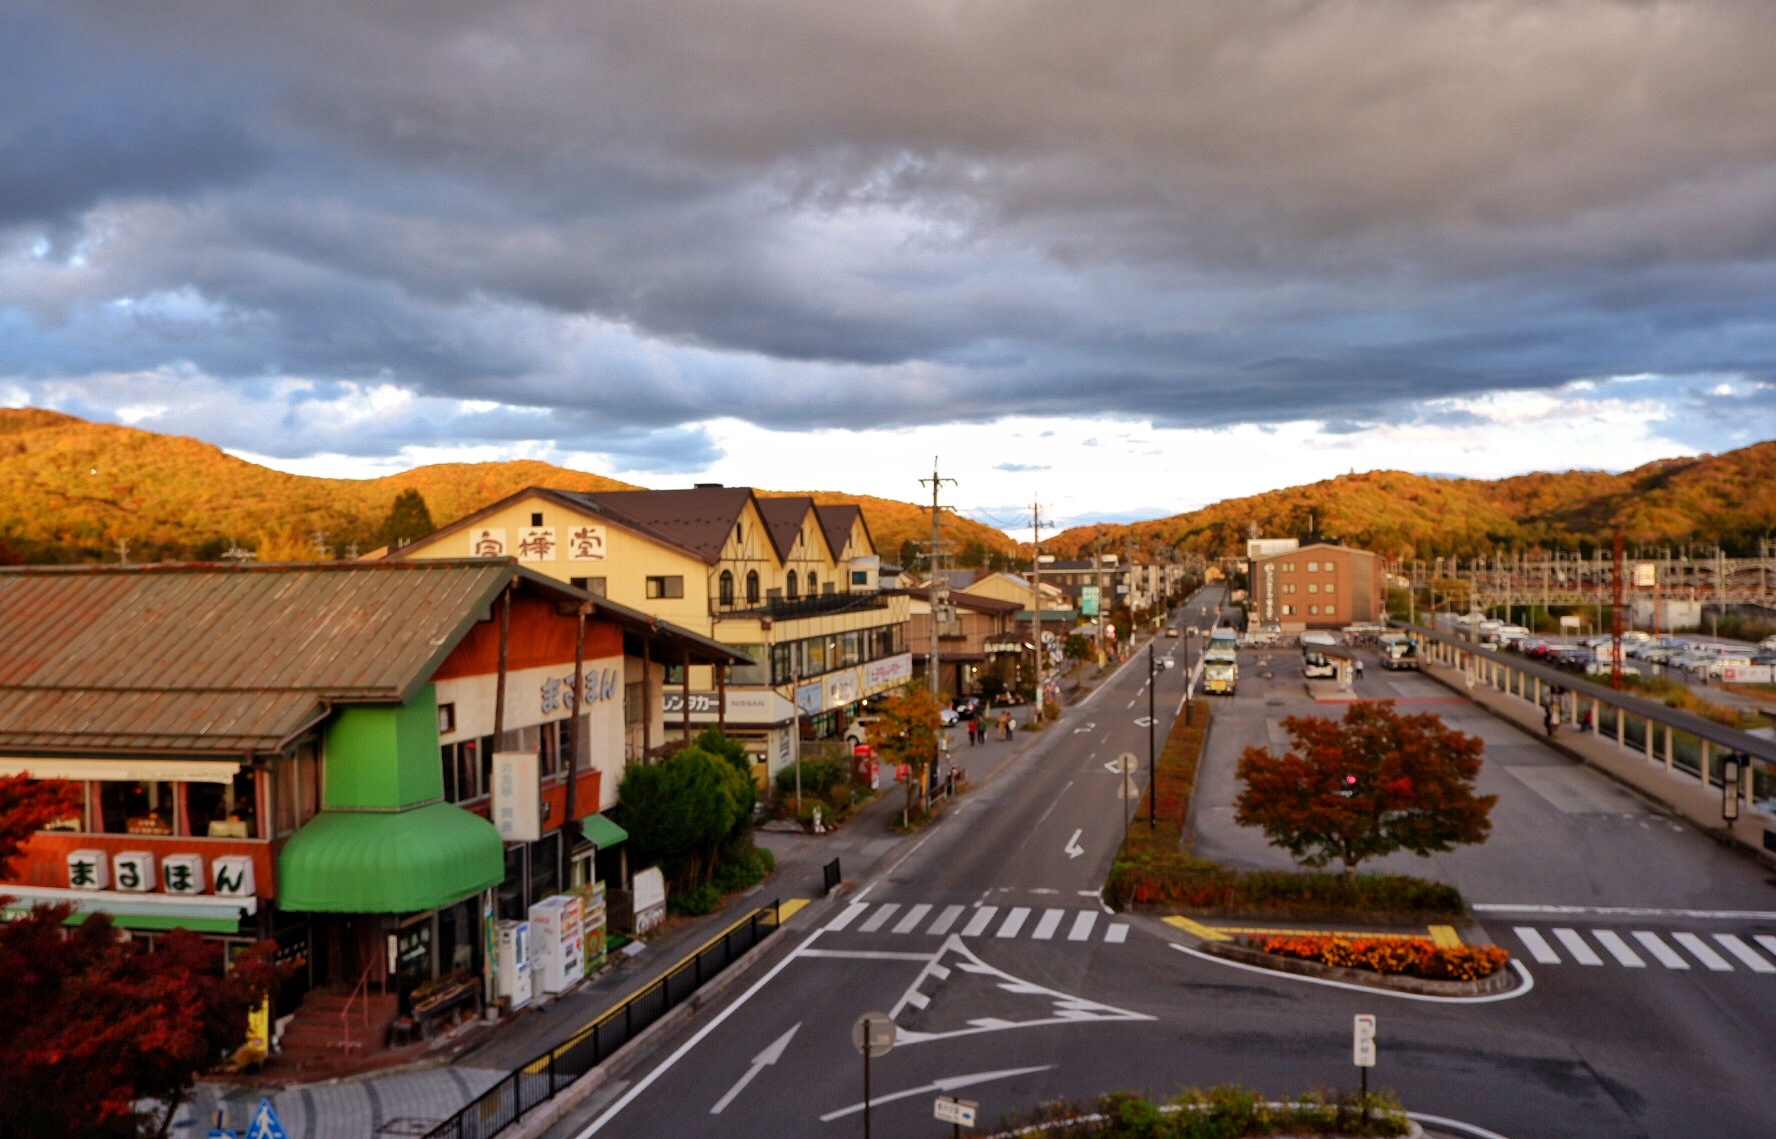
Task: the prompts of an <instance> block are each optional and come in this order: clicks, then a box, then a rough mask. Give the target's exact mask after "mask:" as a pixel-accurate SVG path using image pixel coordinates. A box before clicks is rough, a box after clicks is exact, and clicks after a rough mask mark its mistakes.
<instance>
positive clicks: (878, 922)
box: [857, 902, 900, 933]
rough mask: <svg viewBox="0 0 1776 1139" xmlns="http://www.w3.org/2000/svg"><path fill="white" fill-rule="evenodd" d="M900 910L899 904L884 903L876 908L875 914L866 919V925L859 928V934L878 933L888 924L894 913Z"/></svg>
mask: <svg viewBox="0 0 1776 1139" xmlns="http://www.w3.org/2000/svg"><path fill="white" fill-rule="evenodd" d="M898 909H900V903H899V902H883V903H882V904H881V905H879V906H877V907H876V912H875V913H873V914H871V915H870V916H869V917H868V919H866V920H865V921H864V923H863V924H862V925H860V926H858V927H857V932H858V933H874V932H876V931H877V930H878V929H881V928H882V927H883V926H884V925H887V924H888V919H889V918H891V917H893V916H894V911H895V910H898Z"/></svg>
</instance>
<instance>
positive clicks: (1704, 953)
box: [1671, 933, 1733, 973]
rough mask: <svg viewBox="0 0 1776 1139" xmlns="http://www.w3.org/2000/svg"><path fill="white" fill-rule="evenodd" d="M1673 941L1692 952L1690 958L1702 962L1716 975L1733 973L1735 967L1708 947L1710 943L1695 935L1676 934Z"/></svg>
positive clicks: (1673, 935)
mask: <svg viewBox="0 0 1776 1139" xmlns="http://www.w3.org/2000/svg"><path fill="white" fill-rule="evenodd" d="M1671 940H1673V941H1675V942H1677V943H1678V944H1679V945H1681V946H1683V947H1684V948H1685V949H1687V950H1689V951H1690V956H1691V957H1694V958H1695V959H1696V960H1698V961H1700V962H1702V964H1703V966H1704V967H1705V968H1708V969H1712V970H1713V971H1715V972H1716V973H1731V972H1732V971H1733V967H1732V966H1731V965H1729V964H1727V959H1726V958H1725V957H1722V956H1721V955H1720V954H1718V953H1716V952H1715V951H1714V950H1712V949H1710V948H1709V947H1708V943H1707V942H1706V941H1703V940H1702V939H1701V938H1699V937H1697V936H1696V935H1695V934H1693V933H1674V934H1672V935H1671Z"/></svg>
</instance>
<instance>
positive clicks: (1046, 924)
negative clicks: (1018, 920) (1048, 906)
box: [1030, 910, 1067, 941]
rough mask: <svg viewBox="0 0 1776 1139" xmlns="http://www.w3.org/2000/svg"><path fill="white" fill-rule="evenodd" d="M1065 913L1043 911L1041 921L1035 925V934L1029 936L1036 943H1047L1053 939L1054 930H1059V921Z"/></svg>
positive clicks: (1063, 911) (1060, 911) (1062, 911)
mask: <svg viewBox="0 0 1776 1139" xmlns="http://www.w3.org/2000/svg"><path fill="white" fill-rule="evenodd" d="M1066 913H1067V911H1065V910H1043V911H1042V920H1040V921H1038V922H1037V923H1036V932H1035V933H1032V934H1031V935H1030V936H1031V937H1033V938H1035V939H1036V940H1037V941H1048V940H1049V939H1051V938H1053V937H1054V935H1055V930H1057V929H1059V928H1061V919H1062V918H1063V917H1065V916H1066Z"/></svg>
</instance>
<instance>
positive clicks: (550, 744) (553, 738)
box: [537, 720, 573, 775]
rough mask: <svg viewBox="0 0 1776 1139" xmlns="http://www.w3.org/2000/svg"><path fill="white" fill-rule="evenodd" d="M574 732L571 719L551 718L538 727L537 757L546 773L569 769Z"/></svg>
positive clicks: (556, 773)
mask: <svg viewBox="0 0 1776 1139" xmlns="http://www.w3.org/2000/svg"><path fill="white" fill-rule="evenodd" d="M572 732H573V724H572V722H571V720H551V721H550V722H549V723H546V724H543V725H541V726H540V727H538V728H537V759H538V760H539V761H540V762H539V765H540V766H541V768H542V771H543V774H544V775H559V774H561V773H562V772H564V771H566V770H567V757H568V752H569V749H570V746H571V745H570V740H569V737H570V736H571V734H572Z"/></svg>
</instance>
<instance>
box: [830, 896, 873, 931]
mask: <svg viewBox="0 0 1776 1139" xmlns="http://www.w3.org/2000/svg"><path fill="white" fill-rule="evenodd" d="M867 909H869V906H868V905H867V904H866V903H864V902H852V903H851V904H850V905H848V906H846V907H845V908H844V909H842V910H840V911H839V913H838V916H837V917H835V918H833V920H831V921H829V922H827V923H826V928H827V929H830V930H832V931H833V932H834V933H837V932H839V931H840V930H842V929H844V928H845V927H846V926H848V925H850V924H851V923H852V922H854V921H856V920H857V915H859V914H861V913H863V911H865V910H867Z"/></svg>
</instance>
